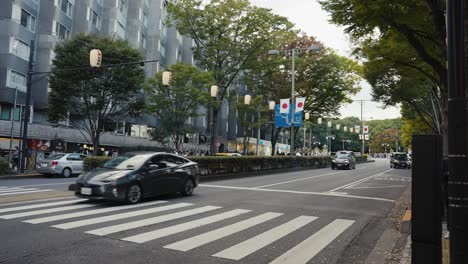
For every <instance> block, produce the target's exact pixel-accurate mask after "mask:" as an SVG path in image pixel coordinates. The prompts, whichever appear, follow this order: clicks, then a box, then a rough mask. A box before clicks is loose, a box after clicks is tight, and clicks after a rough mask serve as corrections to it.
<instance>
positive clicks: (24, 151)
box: [21, 40, 35, 173]
mask: <svg viewBox="0 0 468 264" xmlns="http://www.w3.org/2000/svg"><path fill="white" fill-rule="evenodd" d="M34 50H35V43H34V40H31V45H30V49H29V63H28V76H27V80H26V104H25V107H24V119H23V142H22V143H23V146H22V148H21V173H24V170H25V168H26V160H27V157H28V123H29V116H30V111H31V109H30V107H31V106H30V105H31V86H32V76H33V73H34V72H33V68H34Z"/></svg>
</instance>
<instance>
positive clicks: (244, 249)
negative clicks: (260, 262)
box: [213, 216, 317, 260]
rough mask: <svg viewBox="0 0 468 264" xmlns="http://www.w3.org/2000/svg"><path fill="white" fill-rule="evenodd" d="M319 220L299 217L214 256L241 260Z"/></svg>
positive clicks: (312, 217)
mask: <svg viewBox="0 0 468 264" xmlns="http://www.w3.org/2000/svg"><path fill="white" fill-rule="evenodd" d="M315 219H317V217H314V216H299V217H297V218H295V219H293V220H291V221H289V222H286V223H284V224H282V225H280V226H277V227H275V228H273V229H270V230H268V231H266V232H264V233H262V234H260V235H257V236H254V237H252V238H250V239H248V240H246V241H244V242H241V243H239V244H237V245H234V246H232V247H230V248H227V249H225V250H223V251H220V252H218V253H216V254H214V255H213V256H214V257H219V258H225V259H232V260H240V259H242V258H244V257H246V256H248V255H250V254H252V253H254V252H255V251H257V250H259V249H262V248H264V247H266V246H268V245H269V244H271V243H273V242H275V241H277V240H279V239H280V238H282V237H284V236H286V235H288V234H290V233H292V232H294V231H296V230H298V229H299V228H301V227H303V226H305V225H307V224H309V223H310V222H312V221H314V220H315Z"/></svg>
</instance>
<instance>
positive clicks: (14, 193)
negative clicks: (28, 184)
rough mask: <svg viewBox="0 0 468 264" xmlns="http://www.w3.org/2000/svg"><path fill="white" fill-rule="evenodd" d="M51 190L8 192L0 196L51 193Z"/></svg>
mask: <svg viewBox="0 0 468 264" xmlns="http://www.w3.org/2000/svg"><path fill="white" fill-rule="evenodd" d="M51 191H53V190H49V189H47V190H36V191H24V192H23V191H22V192H9V193H0V196H5V195H16V194H23V193H37V192H51Z"/></svg>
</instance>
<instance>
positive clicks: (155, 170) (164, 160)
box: [68, 153, 199, 204]
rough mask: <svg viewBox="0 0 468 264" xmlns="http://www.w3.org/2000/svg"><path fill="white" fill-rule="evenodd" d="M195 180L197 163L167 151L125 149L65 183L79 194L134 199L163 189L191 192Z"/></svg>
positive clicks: (161, 191)
mask: <svg viewBox="0 0 468 264" xmlns="http://www.w3.org/2000/svg"><path fill="white" fill-rule="evenodd" d="M198 182H199V169H198V165H197V163H195V162H193V161H190V160H188V159H186V158H183V157H179V156H177V155H173V154H169V153H127V154H123V155H121V156H118V157H116V158H113V159H111V160H109V161H108V162H106V163H104V165H102V166H101V167H99V168H97V169H95V170H93V171H90V172H87V173H84V174H82V175H80V176H79V177H78V180H77V181H76V183H75V184H72V185H70V186H69V187H68V189H69V190H70V191H73V192H75V195H76V196H78V197H80V198H88V199H96V198H104V199H109V200H117V201H124V202H127V203H132V204H133V203H138V202H139V201H141V200H142V199H144V198H147V197H150V196H156V195H160V194H165V193H181V194H182V195H185V196H189V195H192V193H193V190H194V188H195V187H197V185H198Z"/></svg>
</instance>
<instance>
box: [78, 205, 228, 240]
mask: <svg viewBox="0 0 468 264" xmlns="http://www.w3.org/2000/svg"><path fill="white" fill-rule="evenodd" d="M219 208H221V207H219V206H204V207H199V208H195V209H191V210H186V211H182V212H177V213H172V214H168V215H161V216H156V217H152V218H146V219H143V220H138V221H133V222H128V223H123V224H119V225H113V226H108V227H103V228H99V229H94V230H90V231H86V232H85V233H87V234H92V235H97V236H105V235H109V234H113V233H117V232H121V231H125V230H130V229H135V228H138V227H143V226H149V225H154V224H159V223H163V222H167V221H170V220H174V219H179V218H183V217H186V216H192V215H197V214H201V213H205V212H209V211H212V210H216V209H219Z"/></svg>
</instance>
